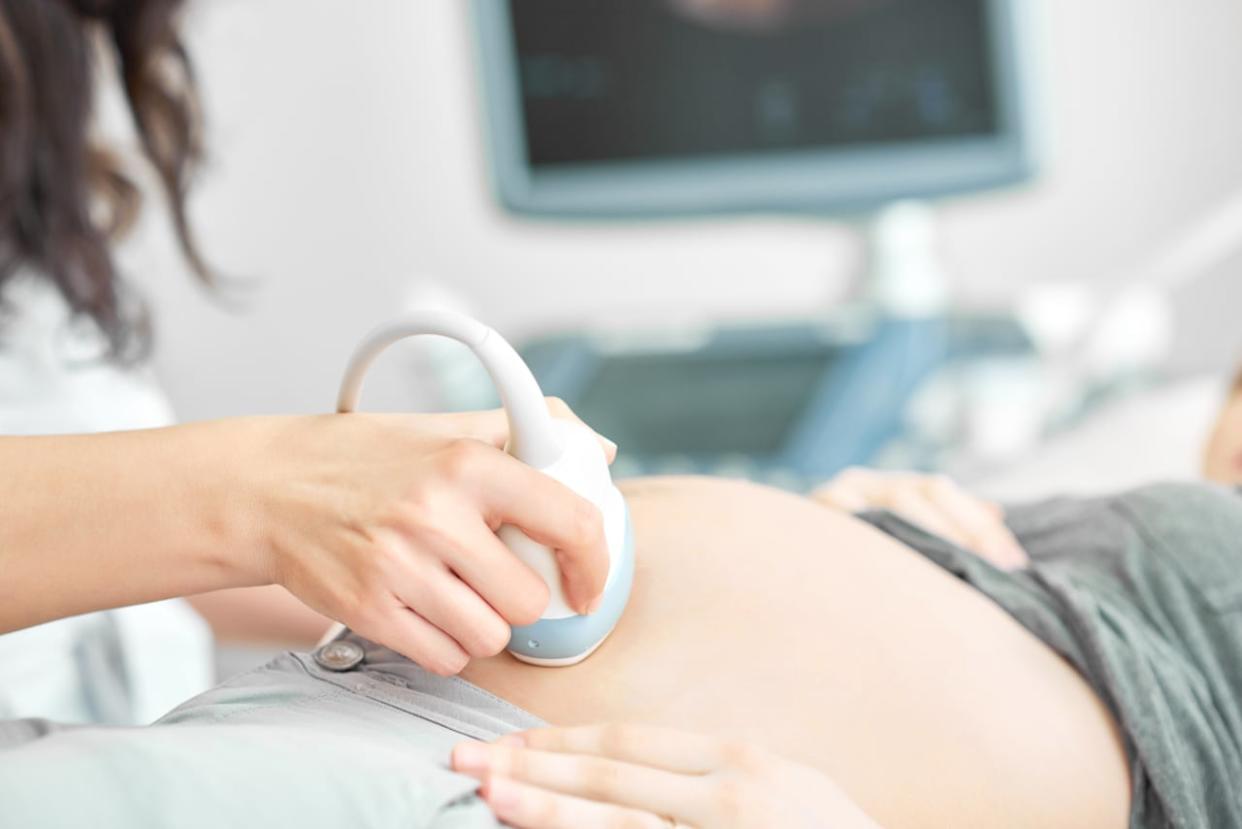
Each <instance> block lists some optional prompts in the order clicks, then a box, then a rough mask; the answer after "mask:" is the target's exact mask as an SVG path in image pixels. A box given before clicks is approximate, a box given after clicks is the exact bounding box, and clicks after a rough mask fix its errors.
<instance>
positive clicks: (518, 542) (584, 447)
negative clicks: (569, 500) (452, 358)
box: [337, 311, 634, 666]
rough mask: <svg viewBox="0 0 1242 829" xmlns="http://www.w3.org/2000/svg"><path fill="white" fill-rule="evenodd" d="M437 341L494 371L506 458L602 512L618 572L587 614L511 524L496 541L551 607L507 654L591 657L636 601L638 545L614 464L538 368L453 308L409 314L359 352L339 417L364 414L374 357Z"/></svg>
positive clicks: (548, 560) (555, 660)
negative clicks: (505, 428)
mask: <svg viewBox="0 0 1242 829" xmlns="http://www.w3.org/2000/svg"><path fill="white" fill-rule="evenodd" d="M424 334H436V335H439V336H442V337H448V338H450V339H454V340H457V341H459V342H461V343H464V344H466V345H467V346H469V347H470V349H471V350H472V351H473V352H474V354H475V356H476V357H477V358H478V359H479V361H480V362H481V363H482V364H483V366H484V367H485V368H486V369H487V372H488V374H489V375H490V376H491V380H492V382H493V383H494V384H495V387H496V389H497V391H498V392H499V393H500V399H501V402H502V403H503V405H504V408H505V414H506V415H507V416H508V419H509V445H508V447H507V451H508V452H509V453H510V454H512V455H513V456H514V457H515V458H517V459H518V460H520V461H522V462H523V463H526V464H528V465H530V466H532V467H534V468H535V469H538V470H539V471H540V472H543V473H544V474H546V475H549V476H551V477H553V478H555V479H556V480H558V481H560V482H561V483H563V484H565V485H566V486H568V487H569V488H570V489H572V490H573V491H574V492H576V493H578V494H579V495H581V496H582V497H584V498H586V499H587V500H588V501H590V502H591V503H593V504H595V505H596V506H598V507H599V509H600V511H601V512H602V514H603V518H604V535H605V538H606V541H607V544H608V552H609V556H610V565H609V570H608V579H607V581H606V583H605V586H604V598H603V603H602V604H601V605H600V607H599V609H598V610H597V611H596V612H594V613H592V614H590V615H579V614H577V613H576V612H575V611H573V610H572V609H571V608H570V607H569V605H568V604H567V603H566V602H565V597H564V594H563V592H562V589H561V574H560V569H559V568H558V566H557V563H556V557H555V555H554V554H553V552H552V551H551V550H549V549H548V548H547V547H544V546H543V545H541V544H538V543H536V542H534V541H533V540H531V539H530V538H529V537H527V536H526V535H525V534H523V533H522V532H521V531H520V530H518V529H517V528H516V527H513V526H508V525H506V526H503V527H501V528H500V530H499V531H498V533H497V535H499V536H500V538H501V540H502V541H504V543H505V544H506V546H508V547H509V549H510V550H512V551H513V553H514V555H516V556H517V557H518V558H519V559H521V560H522V561H523V562H525V563H526V564H527V565H528V566H530V568H531V569H533V570H534V571H535V572H536V573H538V574H539V575H540V577H542V578H543V580H544V582H546V583H547V585H548V590H549V593H550V595H551V600H550V602H549V603H548V607H547V609H546V610H545V611H544V614H543V617H542V618H541V619H540V620H539V621H538V622H535V623H534V624H532V625H526V626H522V627H515V628H513V633H512V637H511V638H510V641H509V652H510V653H511V654H513V656H515V657H516V658H518V659H520V660H522V661H523V662H529V663H531V664H534V665H545V666H564V665H573V664H576V663H578V662H581V661H582V660H583V659H586V658H587V657H588V656H589V655H590V654H591V653H593V652H594V651H595V649H596V648H598V647H599V646H600V644H601V643H602V642H603V641H604V639H605V638H607V636H608V634H610V633H611V632H612V630H613V628H614V627H615V626H616V624H617V620H618V619H620V618H621V612H622V611H623V610H624V609H625V605H626V602H627V601H628V600H629V595H630V587H631V585H632V583H633V576H634V540H633V533H632V530H631V527H630V518H629V509H628V508H627V506H626V504H625V499H624V498H623V497H622V496H621V492H620V491H619V490H618V489H617V488H616V486H615V485H614V484H613V482H612V477H611V475H610V474H609V470H608V461H607V459H606V458H605V457H604V452H603V449H602V448H601V447H600V445H599V441H598V438H597V436H596V435H595V433H594V432H592V431H591V430H590V429H589V428H587V427H586V426H583V425H582V424H581V423H577V422H574V421H569V420H563V419H559V418H554V417H552V415H551V414H550V413H549V412H548V407H547V404H546V403H545V402H544V395H543V392H542V391H541V390H540V388H539V384H538V383H537V382H536V381H535V378H534V376H533V375H532V374H531V372H530V369H529V368H527V366H526V364H525V363H524V362H523V361H522V358H521V357H519V356H518V353H517V352H516V351H514V350H513V347H512V346H510V345H509V343H508V342H506V341H505V340H504V338H502V337H501V336H500V335H499V334H498V333H496V332H495V331H494V330H493V329H491V328H488V327H487V326H485V325H483V324H482V323H480V322H478V321H476V320H474V319H471V318H470V317H466V316H463V315H461V314H454V313H451V312H447V311H425V312H414V313H410V314H408V315H406V316H404V317H402V318H401V319H398V320H396V321H394V322H391V323H388V324H387V325H384V326H381V327H379V328H377V329H375V330H374V331H372V332H371V333H370V334H369V335H368V336H367V338H366V339H365V340H363V342H362V344H361V345H359V346H358V349H357V350H356V351H355V352H354V355H353V357H352V358H351V360H350V363H349V367H348V368H347V369H346V372H345V378H344V380H343V381H342V383H341V390H340V396H339V398H338V401H337V410H338V411H340V412H352V411H355V410H356V409H357V407H358V398H359V394H360V392H361V389H362V380H363V378H364V377H365V375H366V372H367V369H368V368H369V367H370V365H371V363H372V362H373V361H374V360H375V358H376V357H378V356H379V354H380V353H381V352H382V351H383V350H384V349H386V348H388V347H389V346H390V345H392V344H393V343H396V342H398V341H399V340H403V339H405V338H406V337H413V336H418V335H424Z"/></svg>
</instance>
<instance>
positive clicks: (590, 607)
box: [586, 593, 604, 616]
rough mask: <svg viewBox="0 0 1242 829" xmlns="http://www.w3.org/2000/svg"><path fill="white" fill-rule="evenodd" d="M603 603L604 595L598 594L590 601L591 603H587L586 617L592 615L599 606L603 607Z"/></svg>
mask: <svg viewBox="0 0 1242 829" xmlns="http://www.w3.org/2000/svg"><path fill="white" fill-rule="evenodd" d="M603 603H604V594H603V593H600V594H599V595H598V596H596V597H595V598H594V599H591V601H589V602H587V606H586V615H588V616H590V615H591V614H592V613H594V612H595V611H597V610H599V609H600V606H601V605H603Z"/></svg>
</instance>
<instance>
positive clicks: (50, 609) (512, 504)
mask: <svg viewBox="0 0 1242 829" xmlns="http://www.w3.org/2000/svg"><path fill="white" fill-rule="evenodd" d="M557 408H558V407H556V406H554V410H556V409H557ZM557 413H558V414H562V415H564V414H565V412H564V411H559V412H557ZM506 437H507V435H506V431H505V421H504V418H503V415H502V413H499V412H490V413H472V414H464V415H408V416H393V415H388V416H385V415H369V414H365V415H364V414H350V415H325V416H316V417H272V418H245V419H234V420H224V421H215V422H209V423H201V424H192V425H187V426H178V427H172V428H167V429H154V430H146V431H135V432H119V433H110V434H102V435H77V436H49V437H33V438H31V437H21V438H18V437H9V438H0V470H3V471H2V472H0V631H7V630H13V629H16V628H21V627H26V626H29V625H34V624H38V623H40V622H45V621H49V620H51V619H56V618H61V617H65V616H70V615H75V614H78V613H83V612H86V611H90V610H98V609H104V608H109V607H116V606H120V605H126V604H135V603H140V602H146V601H152V600H156V599H162V598H168V597H171V596H185V595H193V594H198V593H204V592H207V591H212V590H219V589H223V588H229V587H245V586H253V585H262V584H272V583H275V584H281V585H283V586H284V587H286V588H287V589H288V590H289V591H290V592H292V593H293V594H294V595H296V596H297V597H298V598H299V599H300V600H302V601H303V602H304V603H306V604H307V605H309V606H310V607H311V608H313V609H314V610H316V611H318V612H320V613H322V614H324V615H325V616H327V617H329V618H333V619H337V620H340V621H343V622H346V623H347V624H349V625H350V626H351V627H353V628H354V629H355V630H358V631H359V632H361V633H363V634H364V635H366V636H368V637H369V638H371V639H374V640H376V641H380V642H383V643H385V644H387V645H389V646H390V647H392V648H394V649H395V650H398V651H400V652H402V653H404V654H406V655H407V656H409V657H410V658H412V659H414V660H416V661H418V662H420V663H421V664H423V665H424V666H425V667H427V668H428V669H429V670H433V671H436V672H438V673H455V672H456V671H458V670H460V669H461V668H462V667H463V666H464V665H465V663H466V662H467V661H468V660H469V658H470V657H471V656H482V655H491V654H494V653H497V652H499V651H500V650H501V649H503V648H504V646H505V644H507V642H508V637H509V625H510V624H526V623H529V622H531V621H534V620H535V619H536V618H538V616H539V615H540V613H542V611H543V608H544V607H545V606H546V603H547V587H546V585H544V584H543V582H542V580H541V579H540V578H539V577H538V576H537V575H536V574H535V573H534V572H533V571H532V570H531V569H530V568H528V567H527V566H526V565H524V564H523V563H521V562H520V561H519V560H518V559H517V558H516V557H515V556H513V555H512V554H511V553H510V552H509V551H508V549H507V548H505V547H504V545H503V544H501V543H500V541H499V539H497V538H496V536H495V532H494V531H495V530H496V529H497V528H498V527H499V526H500V525H501V524H506V523H507V524H514V525H516V526H518V527H520V528H521V529H523V530H524V531H525V532H526V533H527V534H528V535H530V536H531V537H532V538H535V539H536V540H538V541H540V542H541V543H544V544H547V545H548V546H551V547H553V548H554V549H556V550H557V551H558V554H559V555H558V561H559V562H560V564H561V567H562V571H563V577H564V581H565V588H566V594H567V596H569V597H570V601H571V602H573V604H574V606H575V607H580V608H583V609H585V608H586V607H587V606H588V605H589V604H590V603H591V601H592V600H593V599H594V598H595V597H596V596H598V595H599V592H600V590H601V588H602V586H603V582H604V578H605V577H606V574H607V568H608V557H607V551H606V549H605V546H604V540H603V533H602V528H601V520H600V516H599V512H598V510H597V509H596V508H595V507H593V506H592V505H591V504H589V503H588V502H586V501H585V500H583V499H581V498H580V497H578V496H577V495H575V494H574V493H573V492H571V491H570V490H568V489H567V488H566V487H564V486H563V485H561V484H560V483H558V482H556V481H554V480H552V479H551V478H548V477H547V476H544V475H541V474H540V473H538V472H536V471H535V470H533V469H531V468H530V467H527V466H525V465H524V464H522V463H520V462H518V461H517V460H515V459H513V458H512V457H510V456H508V455H506V454H505V453H504V452H503V451H502V450H501V448H500V447H501V446H503V444H504V441H505V439H506Z"/></svg>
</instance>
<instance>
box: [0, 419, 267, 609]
mask: <svg viewBox="0 0 1242 829" xmlns="http://www.w3.org/2000/svg"><path fill="white" fill-rule="evenodd" d="M249 431H251V430H250V429H247V428H246V427H244V426H241V427H236V428H233V429H229V428H228V427H226V426H224V425H223V424H201V425H191V426H181V427H175V428H171V429H153V430H148V431H135V432H116V433H108V434H100V435H64V436H47V437H4V438H0V470H3V472H2V473H0V631H10V630H14V629H17V628H23V627H28V626H30V625H34V624H38V623H40V622H46V621H50V620H52V619H58V618H63V617H66V616H72V615H76V614H79V613H85V612H87V611H91V610H98V609H103V608H110V607H118V606H121V605H127V604H137V603H140V602H146V601H153V600H156V599H164V598H169V597H172V596H185V595H190V594H193V593H202V592H205V591H209V590H217V589H220V588H225V587H234V586H241V585H253V584H260V583H262V582H263V578H262V576H261V575H260V570H259V568H258V567H257V566H255V565H257V564H258V560H259V558H260V555H259V551H258V546H259V541H258V538H257V537H256V533H255V528H253V527H252V526H251V521H250V519H249V518H248V512H249V511H250V507H249V506H248V502H249V500H250V499H249V498H248V497H247V496H246V495H245V494H244V493H243V491H242V490H243V485H244V484H243V480H242V479H243V478H244V476H242V475H239V474H238V470H237V469H236V467H237V466H239V465H243V464H244V460H243V459H242V458H243V457H244V455H245V454H247V453H248V452H249V451H251V450H249V449H247V448H245V447H244V446H243V444H244V443H245V442H246V441H247V440H248V439H249V436H248V435H247V434H246V433H247V432H249ZM222 444H224V445H222ZM235 453H236V454H235ZM239 455H240V456H242V457H239Z"/></svg>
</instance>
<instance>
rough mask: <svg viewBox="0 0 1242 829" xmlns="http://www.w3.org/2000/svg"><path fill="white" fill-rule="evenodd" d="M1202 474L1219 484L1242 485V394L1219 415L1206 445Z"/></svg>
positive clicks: (1235, 396)
mask: <svg viewBox="0 0 1242 829" xmlns="http://www.w3.org/2000/svg"><path fill="white" fill-rule="evenodd" d="M1204 474H1205V475H1206V476H1207V477H1208V478H1209V479H1211V480H1213V481H1217V482H1219V483H1225V484H1236V483H1242V394H1237V395H1234V398H1233V400H1231V401H1230V403H1229V405H1228V406H1226V407H1225V411H1224V412H1222V413H1221V416H1220V420H1219V421H1218V422H1217V424H1216V429H1215V431H1214V432H1213V434H1212V439H1211V440H1210V441H1209V443H1208V449H1207V455H1206V457H1205V458H1204Z"/></svg>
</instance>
